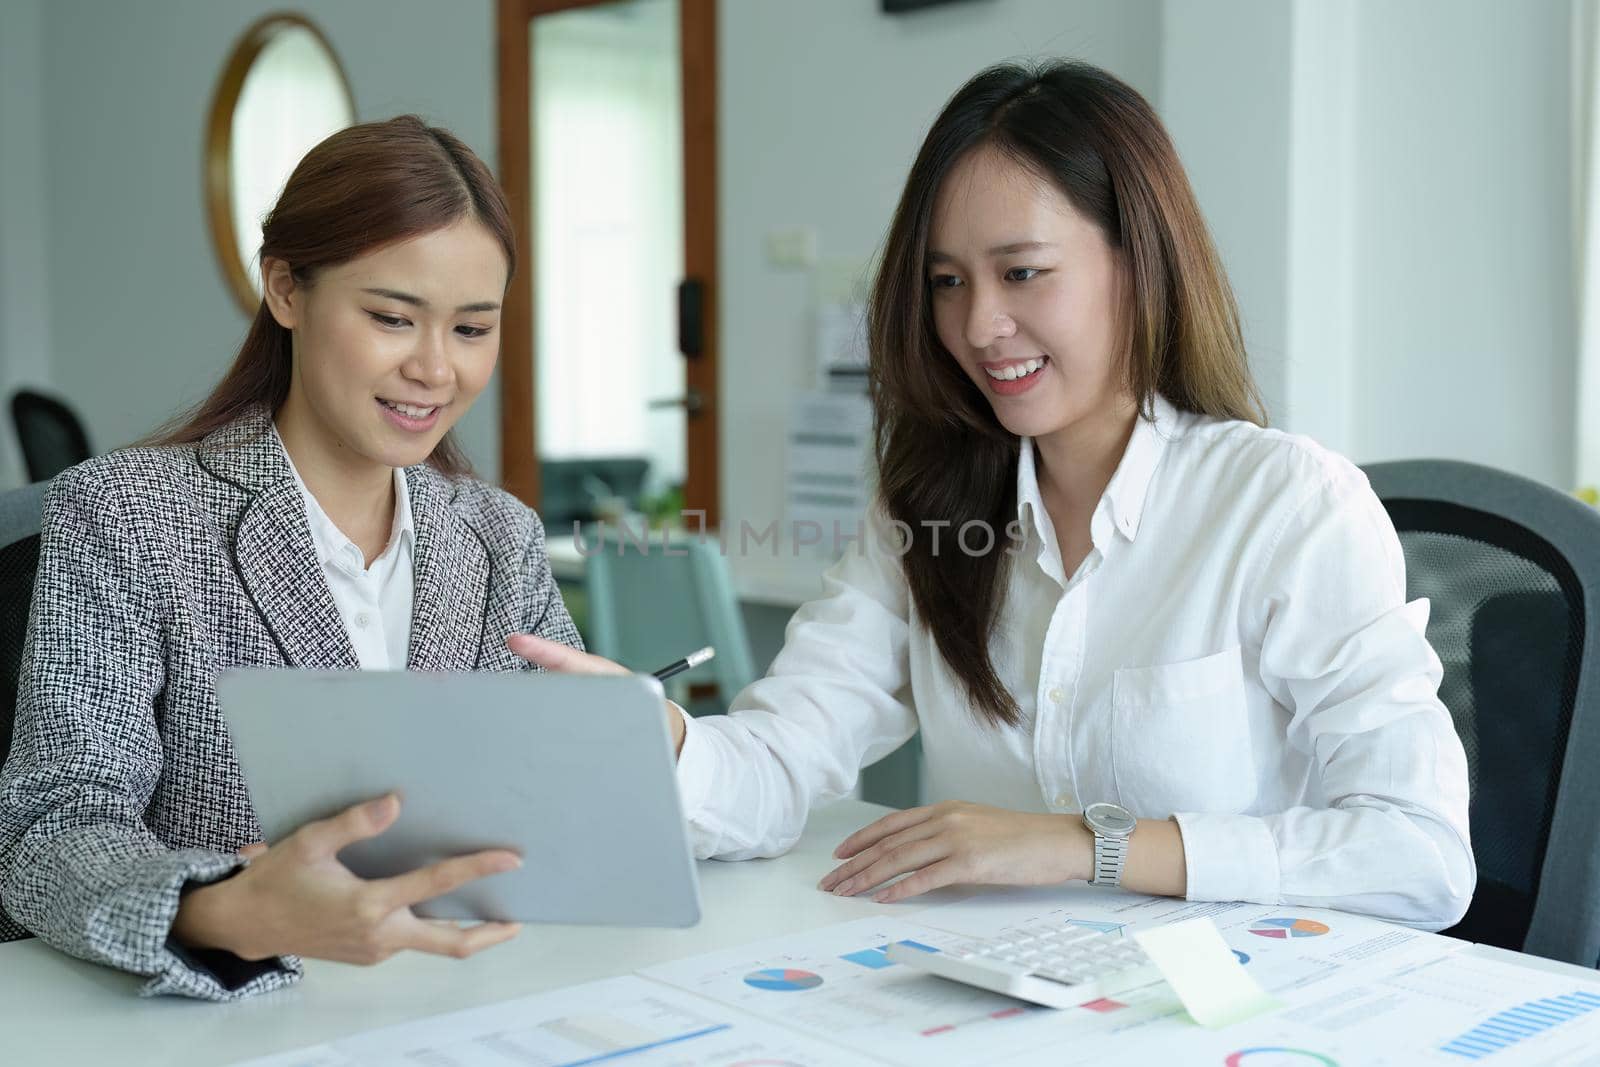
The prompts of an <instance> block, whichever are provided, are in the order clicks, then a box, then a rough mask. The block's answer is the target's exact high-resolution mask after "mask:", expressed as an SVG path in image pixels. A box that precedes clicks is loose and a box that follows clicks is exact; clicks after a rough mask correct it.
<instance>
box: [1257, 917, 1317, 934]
mask: <svg viewBox="0 0 1600 1067" xmlns="http://www.w3.org/2000/svg"><path fill="white" fill-rule="evenodd" d="M1250 932H1251V933H1252V934H1255V935H1256V936H1257V937H1276V938H1279V939H1282V938H1289V937H1321V936H1322V935H1323V934H1325V933H1327V932H1328V924H1327V923H1319V922H1317V920H1315V919H1296V918H1295V917H1294V916H1292V915H1284V916H1280V917H1277V918H1272V919H1262V920H1261V921H1260V922H1257V923H1256V924H1255V925H1254V926H1252V927H1250Z"/></svg>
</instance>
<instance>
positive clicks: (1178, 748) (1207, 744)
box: [1111, 646, 1256, 818]
mask: <svg viewBox="0 0 1600 1067" xmlns="http://www.w3.org/2000/svg"><path fill="white" fill-rule="evenodd" d="M1247 713H1248V712H1247V706H1246V702H1245V687H1244V667H1243V664H1242V661H1241V659H1240V654H1239V648H1238V646H1235V647H1233V648H1230V649H1227V650H1225V651H1222V652H1218V653H1216V654H1214V655H1210V656H1203V657H1201V658H1200V659H1191V660H1185V661H1183V662H1181V663H1164V664H1159V665H1157V666H1151V667H1124V668H1122V669H1121V670H1118V671H1117V672H1116V673H1115V674H1114V675H1113V676H1112V681H1111V769H1112V774H1113V777H1114V781H1115V782H1116V787H1117V793H1118V795H1119V796H1120V797H1121V799H1122V803H1123V804H1124V805H1125V806H1127V807H1129V808H1131V809H1132V810H1134V811H1135V812H1136V813H1137V814H1139V815H1141V816H1144V817H1147V818H1164V817H1166V816H1168V815H1171V814H1173V813H1175V812H1189V811H1194V812H1215V813H1233V812H1240V811H1243V810H1245V808H1247V807H1248V806H1249V805H1250V802H1251V801H1252V800H1254V799H1255V794H1256V768H1255V761H1254V759H1253V757H1252V754H1251V746H1250V731H1249V723H1248V721H1247Z"/></svg>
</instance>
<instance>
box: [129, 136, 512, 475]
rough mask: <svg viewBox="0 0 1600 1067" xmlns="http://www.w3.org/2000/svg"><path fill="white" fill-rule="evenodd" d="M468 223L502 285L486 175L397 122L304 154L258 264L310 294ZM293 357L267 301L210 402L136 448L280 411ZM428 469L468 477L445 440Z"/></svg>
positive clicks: (463, 155) (496, 191)
mask: <svg viewBox="0 0 1600 1067" xmlns="http://www.w3.org/2000/svg"><path fill="white" fill-rule="evenodd" d="M464 218H472V219H475V220H477V221H478V222H481V223H482V224H483V225H484V226H485V227H487V228H488V230H489V232H490V233H491V234H493V235H494V236H495V238H496V239H497V240H498V241H499V242H500V246H501V247H502V248H503V249H505V253H506V280H507V282H508V283H509V282H510V279H511V276H512V275H513V274H515V273H516V267H517V249H516V238H515V237H514V236H513V233H512V229H511V213H510V211H509V210H508V209H507V207H506V201H505V194H504V193H502V192H501V190H500V186H499V185H498V184H497V183H496V182H495V180H494V175H493V174H491V173H490V172H489V168H488V167H486V166H485V165H484V163H483V161H482V160H481V159H479V158H478V157H477V156H476V155H474V154H473V152H472V150H471V149H470V148H468V147H467V146H466V145H464V144H462V143H461V141H460V140H459V139H458V138H456V136H455V135H454V134H452V133H451V132H450V131H448V130H444V129H440V128H439V127H437V126H429V125H427V124H426V123H425V122H423V121H422V120H421V119H420V118H418V117H417V116H415V115H401V116H399V117H397V118H392V119H389V120H388V121H386V122H367V123H362V124H361V125H359V126H350V127H347V128H346V129H343V130H340V131H339V132H338V133H335V134H333V135H332V136H331V137H329V138H327V139H326V140H324V141H323V142H322V143H321V144H319V145H317V146H316V147H315V148H313V149H312V150H311V151H310V152H308V153H306V157H305V158H304V159H302V160H301V161H300V163H299V165H298V166H296V167H295V169H294V173H293V174H291V175H290V176H289V181H288V183H287V184H286V185H284V187H283V193H282V195H280V196H279V197H278V203H277V205H276V206H274V207H273V209H272V211H271V212H270V213H269V214H268V215H267V217H266V219H265V221H263V222H262V224H261V258H262V259H263V260H265V259H268V258H272V259H281V260H283V261H284V262H286V263H288V264H289V266H290V269H291V271H292V272H293V275H294V279H295V282H296V283H297V284H299V285H310V284H312V283H313V282H314V280H315V278H316V275H317V272H318V271H321V270H323V269H325V268H328V267H335V266H338V265H339V264H341V263H347V262H349V261H350V260H352V259H355V258H357V257H359V256H363V255H366V254H367V253H369V252H372V251H375V250H376V249H378V248H381V247H383V246H384V245H388V244H393V243H394V242H396V241H405V240H409V239H410V238H413V237H420V236H422V235H423V234H426V233H431V232H433V231H435V230H439V229H443V228H444V227H446V226H450V225H452V224H454V223H456V222H458V221H460V220H461V219H464ZM292 355H293V349H292V346H291V336H290V332H289V331H288V330H286V329H284V328H283V327H282V326H280V325H279V324H278V320H277V319H275V318H273V317H272V312H271V310H270V309H269V308H268V307H267V304H266V301H265V300H263V301H262V302H261V306H260V307H258V308H257V309H256V317H255V319H254V321H252V322H251V324H250V332H249V333H248V334H247V335H246V336H245V339H244V343H243V344H242V345H240V346H239V354H238V355H237V356H235V357H234V360H233V366H231V367H230V368H228V372H227V374H225V375H223V378H222V381H220V382H218V383H217V386H216V388H215V389H213V390H212V391H211V395H210V396H208V397H206V398H205V399H204V400H202V401H201V402H200V403H199V404H198V405H196V406H195V407H194V408H193V409H192V410H190V411H188V412H185V413H184V414H182V415H179V416H178V417H177V418H176V419H174V420H173V421H172V422H170V423H168V424H167V425H166V426H164V427H162V428H161V429H159V430H157V431H156V432H155V434H153V435H152V436H151V437H150V438H148V439H147V440H146V441H144V442H142V443H143V444H151V445H182V444H191V443H193V442H195V441H199V440H201V439H202V438H204V437H205V436H206V435H208V434H210V433H212V432H213V431H215V430H218V429H220V428H221V427H223V426H225V425H227V424H228V423H230V422H233V421H234V420H235V419H237V418H239V417H240V416H241V415H243V414H245V413H246V412H247V411H249V410H251V409H252V408H255V407H258V406H263V405H264V406H265V407H266V408H267V409H268V410H269V411H272V412H274V413H276V412H277V410H278V408H280V407H281V406H282V405H283V402H284V400H285V399H287V398H288V396H289V381H290V378H291V374H292V368H293V359H292ZM428 463H429V464H430V465H431V466H433V467H434V468H435V469H437V470H439V471H441V472H442V473H444V474H447V475H450V476H452V477H458V476H466V475H470V474H471V473H472V464H471V463H470V461H469V460H468V459H467V456H466V453H465V452H463V451H462V449H461V446H460V445H458V444H457V443H456V441H455V438H454V434H453V432H452V433H447V434H445V435H444V437H442V438H441V439H440V440H439V443H438V445H436V446H435V447H434V450H433V453H432V454H431V455H430V456H429V457H428Z"/></svg>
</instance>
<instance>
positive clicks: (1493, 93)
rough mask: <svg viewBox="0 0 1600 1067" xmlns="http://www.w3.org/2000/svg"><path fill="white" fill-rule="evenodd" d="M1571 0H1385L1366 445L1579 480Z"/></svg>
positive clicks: (1357, 171)
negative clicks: (1576, 454)
mask: <svg viewBox="0 0 1600 1067" xmlns="http://www.w3.org/2000/svg"><path fill="white" fill-rule="evenodd" d="M1569 19H1570V11H1569V8H1568V5H1567V4H1566V3H1564V2H1556V0H1539V2H1536V3H1519V4H1506V3H1503V2H1500V0H1409V2H1407V3H1400V4H1396V3H1385V2H1383V0H1365V2H1363V3H1362V4H1361V5H1360V6H1359V14H1358V18H1357V40H1358V50H1357V70H1356V78H1355V95H1354V100H1355V108H1356V111H1355V119H1354V125H1355V129H1356V130H1358V131H1359V133H1358V144H1357V151H1356V152H1355V153H1354V156H1353V159H1352V163H1353V171H1352V177H1353V179H1354V205H1353V209H1354V214H1355V218H1356V219H1357V220H1358V222H1359V223H1360V225H1359V226H1358V227H1357V229H1356V231H1355V245H1354V260H1355V266H1356V272H1355V282H1354V304H1355V329H1354V333H1353V337H1352V342H1353V346H1354V352H1355V362H1354V365H1353V375H1352V381H1353V382H1354V383H1355V384H1356V392H1355V394H1354V396H1353V398H1352V402H1351V413H1352V433H1353V436H1354V441H1355V448H1356V452H1357V458H1359V459H1361V460H1372V459H1390V458H1399V457H1406V456H1422V455H1429V456H1450V457H1453V458H1457V459H1467V460H1473V461H1477V462H1481V463H1489V464H1493V465H1495V466H1499V467H1504V468H1507V469H1509V470H1513V471H1516V472H1518V473H1521V474H1526V475H1528V476H1530V477H1533V478H1537V479H1539V480H1541V481H1545V482H1549V483H1551V484H1553V485H1557V486H1561V487H1570V486H1571V485H1572V480H1573V477H1574V426H1573V418H1574V415H1573V405H1574V401H1573V395H1574V389H1575V380H1576V365H1575V356H1574V351H1575V330H1576V326H1575V289H1574V285H1573V275H1572V245H1571V241H1572V239H1573V236H1574V234H1573V224H1572V209H1571V206H1572V195H1571V180H1572V177H1571V173H1572V158H1571V149H1570V134H1569V114H1570V96H1569V91H1570V78H1571V73H1570V72H1571V66H1570V64H1571V59H1570V49H1569V43H1568V27H1569Z"/></svg>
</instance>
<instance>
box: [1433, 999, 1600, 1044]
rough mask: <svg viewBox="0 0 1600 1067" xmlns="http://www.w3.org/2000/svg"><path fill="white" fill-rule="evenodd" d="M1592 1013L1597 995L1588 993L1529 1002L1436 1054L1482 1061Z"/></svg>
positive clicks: (1597, 1008) (1599, 1001)
mask: <svg viewBox="0 0 1600 1067" xmlns="http://www.w3.org/2000/svg"><path fill="white" fill-rule="evenodd" d="M1592 1011H1600V994H1596V993H1591V992H1589V991H1587V990H1578V991H1577V992H1574V993H1568V994H1566V995H1564V996H1559V997H1545V998H1544V999H1543V1000H1530V1001H1529V1002H1528V1003H1526V1004H1519V1005H1517V1006H1516V1007H1515V1008H1507V1009H1506V1010H1505V1011H1502V1012H1500V1013H1499V1014H1498V1015H1494V1016H1491V1017H1490V1018H1488V1019H1485V1020H1484V1021H1483V1022H1481V1023H1479V1024H1478V1025H1477V1026H1475V1027H1473V1028H1472V1029H1471V1030H1468V1031H1467V1032H1466V1033H1464V1034H1462V1035H1461V1036H1460V1037H1457V1038H1455V1039H1454V1040H1452V1041H1450V1042H1448V1043H1447V1044H1444V1045H1440V1046H1439V1051H1440V1052H1445V1053H1449V1054H1450V1055H1452V1056H1460V1057H1461V1058H1462V1059H1466V1060H1481V1059H1483V1058H1485V1057H1486V1056H1492V1055H1494V1054H1495V1053H1496V1052H1501V1051H1504V1050H1505V1049H1508V1048H1511V1047H1512V1046H1513V1045H1515V1044H1517V1043H1518V1042H1519V1041H1526V1040H1528V1039H1529V1038H1532V1037H1537V1036H1538V1035H1540V1034H1542V1033H1544V1032H1545V1031H1546V1030H1550V1029H1553V1028H1554V1027H1557V1026H1560V1025H1561V1024H1562V1023H1566V1022H1571V1021H1572V1020H1573V1019H1576V1018H1578V1017H1580V1016H1583V1015H1587V1014H1588V1013H1590V1012H1592Z"/></svg>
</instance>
